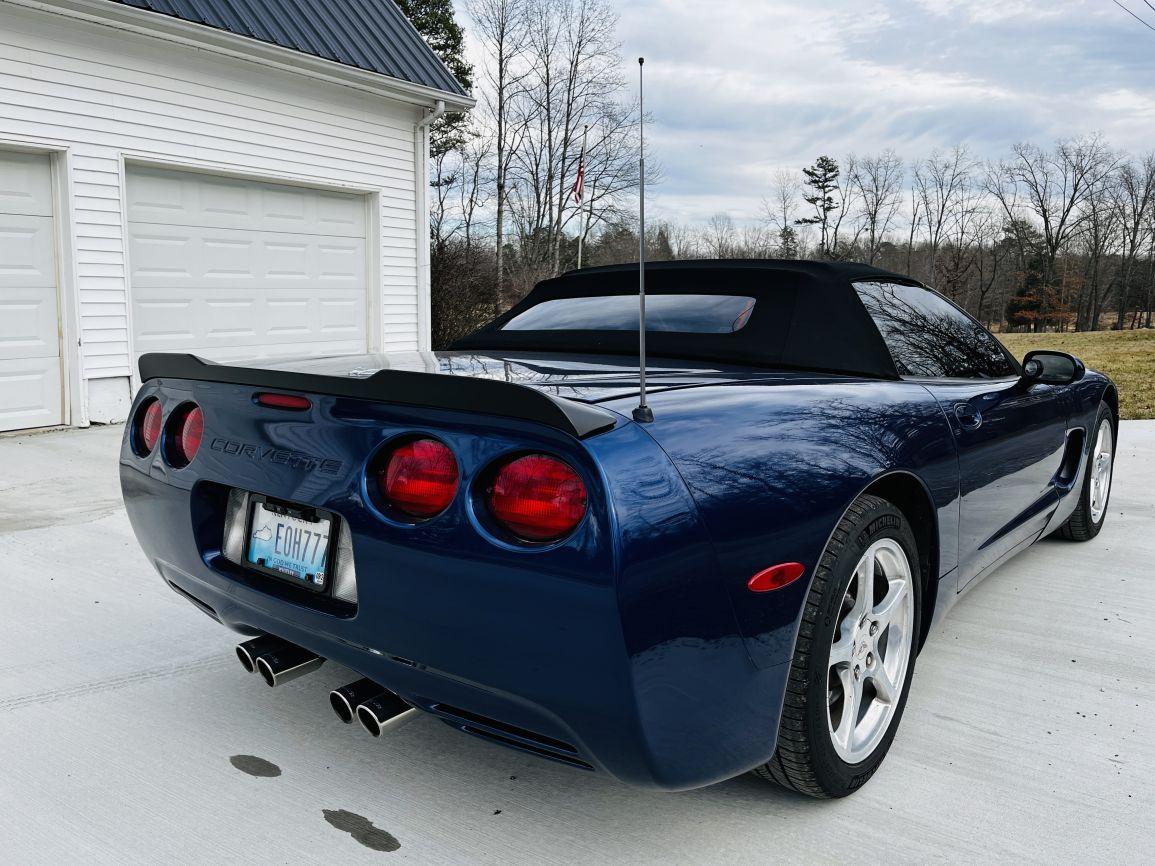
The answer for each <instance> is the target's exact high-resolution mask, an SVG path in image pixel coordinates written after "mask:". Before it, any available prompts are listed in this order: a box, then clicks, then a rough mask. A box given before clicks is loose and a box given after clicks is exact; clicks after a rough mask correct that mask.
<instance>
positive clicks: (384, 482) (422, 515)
mask: <svg viewBox="0 0 1155 866" xmlns="http://www.w3.org/2000/svg"><path fill="white" fill-rule="evenodd" d="M459 479H460V473H459V472H458V471H457V461H456V460H454V459H453V452H452V451H450V450H449V448H447V447H446V446H445V445H443V444H442V443H440V442H438V441H437V440H436V439H412V440H410V441H408V442H403V443H402V444H400V445H398V446H397V447H395V448H394V449H393V450H392V451H391V452H390V453H389V458H388V459H387V460H386V461H385V464H384V468H382V469H380V470H379V471H378V472H377V484H378V486H379V487H380V489H381V495H382V496H384V497H385V501H386V502H387V503H388V504H389V506H390V507H392V508H396V509H397V510H398V511H400V512H401V513H402V514H407V515H409V516H410V517H417V518H419V519H421V520H426V519H428V518H430V517H435V516H436V515H438V514H440V513H441V512H442V511H444V510H445V509H446V508H448V507H449V503H450V502H452V501H453V497H454V496H455V495H457V484H458V481H459Z"/></svg>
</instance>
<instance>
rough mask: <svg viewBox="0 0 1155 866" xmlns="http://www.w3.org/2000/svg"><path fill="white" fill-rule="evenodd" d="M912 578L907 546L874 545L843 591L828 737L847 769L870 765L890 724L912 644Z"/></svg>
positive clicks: (834, 647)
mask: <svg viewBox="0 0 1155 866" xmlns="http://www.w3.org/2000/svg"><path fill="white" fill-rule="evenodd" d="M913 631H914V576H913V575H912V573H911V569H910V562H909V560H908V559H907V558H906V552H905V551H904V550H903V549H902V545H901V544H899V543H898V542H897V541H895V540H894V539H893V538H882V539H879V540H878V541H876V542H874V544H872V545H870V547H868V548H867V549H866V552H865V553H863V554H862V558H861V559H860V560H858V565H856V566H855V567H854V575H853V577H851V579H850V585H849V586H848V587H847V588H846V595H845V596H844V597H843V599H842V607H841V610H840V611H839V621H838V627H837V629H836V630H835V633H834V639H833V640H832V641H831V646H830V663H829V666H828V672H827V719H828V724H829V728H830V740H831V742H832V743H833V744H834V750H835V751H836V752H837V753H838V756H839V757H840V758H842V760H844V761H846V762H847V763H848V764H857V763H859V762H861V761H865V760H866V759H867V758H869V757H870V755H871V754H872V753H873V752H874V750H875V749H876V748H877V747H878V744H879V743H880V742H882V738H883V737H884V736H885V735H886V731H887V729H888V728H889V727H890V722H891V719H893V718H894V713H895V710H896V709H897V708H898V702H899V699H900V698H901V697H902V686H903V683H904V682H905V681H906V670H907V667H908V666H909V664H910V654H911V647H912V646H913V642H914V635H913Z"/></svg>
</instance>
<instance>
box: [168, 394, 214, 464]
mask: <svg viewBox="0 0 1155 866" xmlns="http://www.w3.org/2000/svg"><path fill="white" fill-rule="evenodd" d="M169 431H170V432H169V444H168V446H167V447H166V449H165V450H166V451H167V452H168V458H169V463H171V464H172V465H173V466H175V467H176V468H178V469H180V468H182V467H184V466H188V465H189V464H190V463H192V461H193V458H194V457H196V456H197V451H199V450H200V447H201V438H202V437H203V436H204V432H205V417H204V413H203V412H201V408H200V406H198V405H196V403H185V404H184V405H183V406H180V407H179V408H178V409H177V410H176V412H174V413H173V416H172V420H171V421H169Z"/></svg>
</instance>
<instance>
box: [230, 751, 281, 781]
mask: <svg viewBox="0 0 1155 866" xmlns="http://www.w3.org/2000/svg"><path fill="white" fill-rule="evenodd" d="M229 763H230V764H232V765H233V766H234V767H236V768H237V769H238V770H240V771H241V772H242V773H248V774H249V775H250V776H257V777H258V778H261V779H273V778H276V777H277V776H279V775H281V768H280V767H278V766H277V765H276V764H274V763H273V762H272V761H266V760H265V759H264V758H258V757H257V756H256V755H233V756H232V757H230V758H229Z"/></svg>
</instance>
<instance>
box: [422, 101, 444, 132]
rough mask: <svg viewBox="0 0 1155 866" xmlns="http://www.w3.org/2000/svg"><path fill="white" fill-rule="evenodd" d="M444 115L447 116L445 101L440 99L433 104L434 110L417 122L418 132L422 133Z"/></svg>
mask: <svg viewBox="0 0 1155 866" xmlns="http://www.w3.org/2000/svg"><path fill="white" fill-rule="evenodd" d="M443 114H445V100H444V99H439V100H437V101H436V102H435V103H433V110H432V111H430V112H429V113H428V114H426V115H425V116H424V117H423V118H421V119H420V120H419V121H417V131H418V132H420V131H421V130H423V129H424V128H425V127H427V126H428V125H429V124H431V123H432V122H433V121H435V120H436V119H437V118H439V117H441V115H443Z"/></svg>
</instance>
